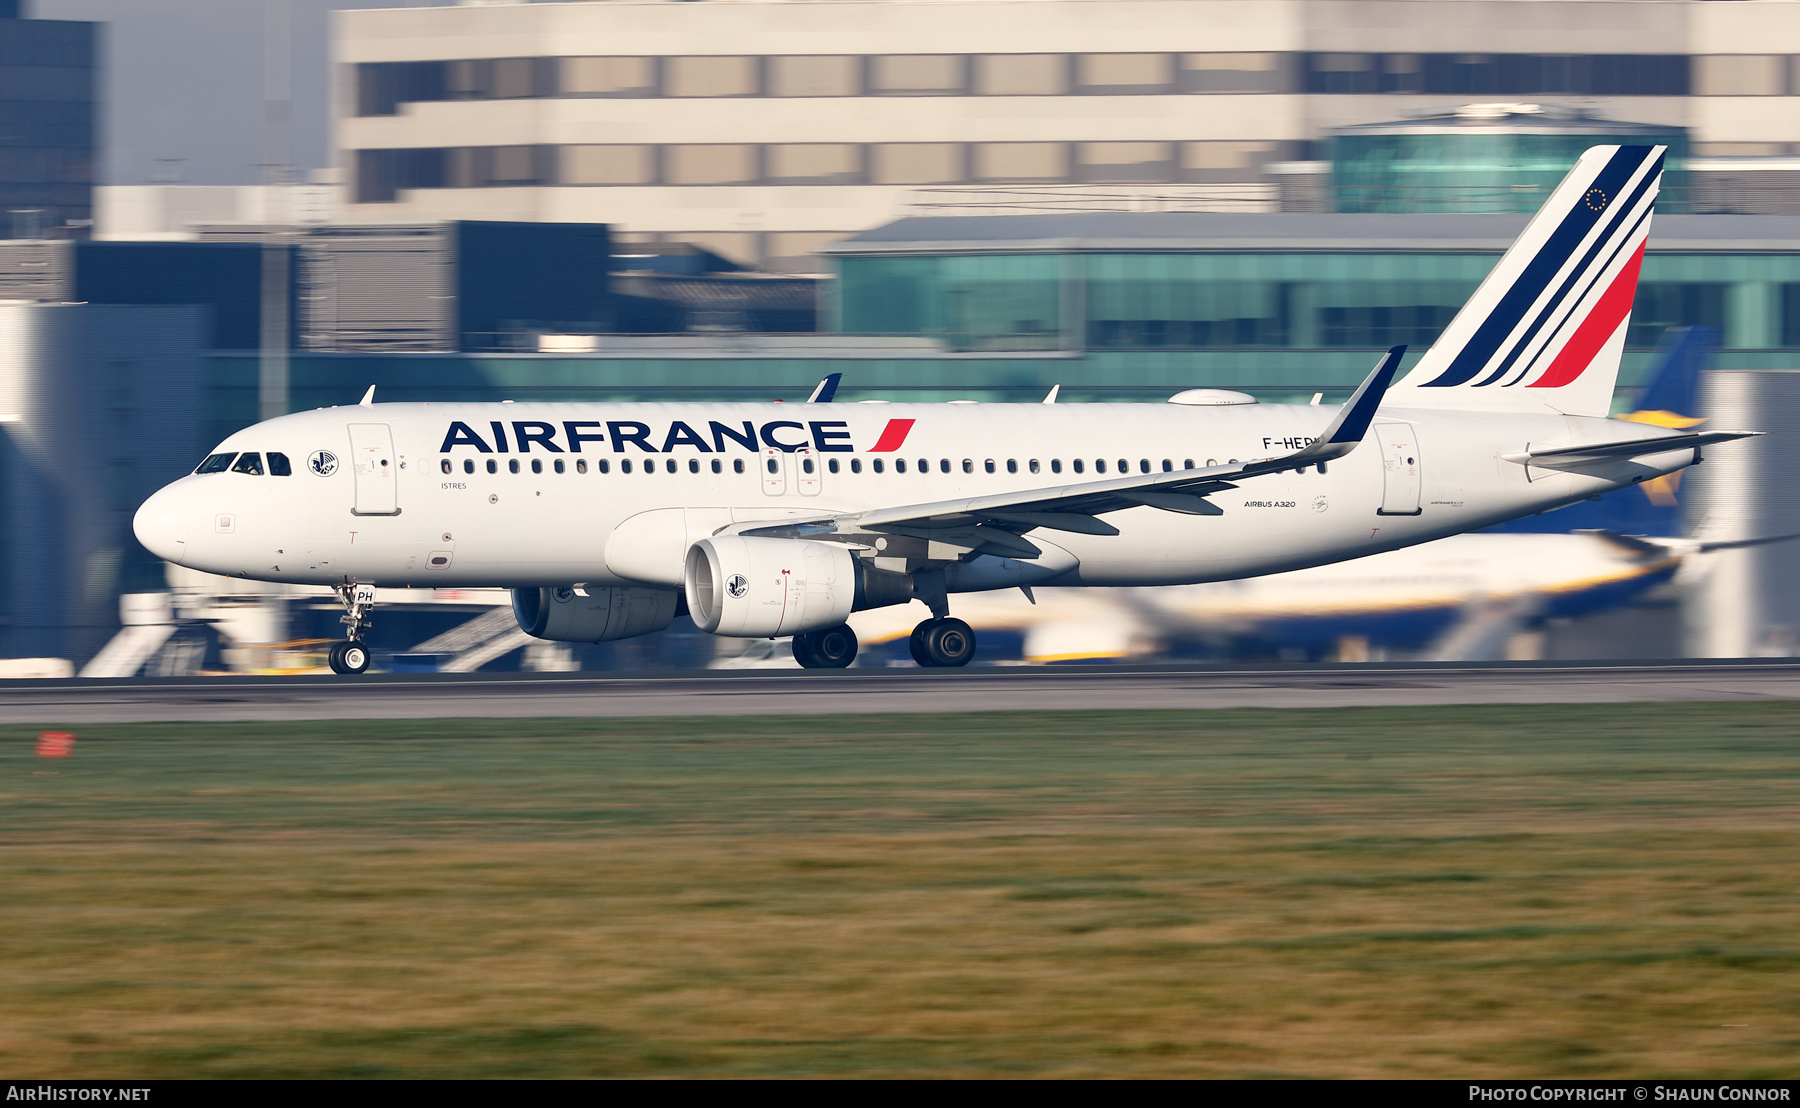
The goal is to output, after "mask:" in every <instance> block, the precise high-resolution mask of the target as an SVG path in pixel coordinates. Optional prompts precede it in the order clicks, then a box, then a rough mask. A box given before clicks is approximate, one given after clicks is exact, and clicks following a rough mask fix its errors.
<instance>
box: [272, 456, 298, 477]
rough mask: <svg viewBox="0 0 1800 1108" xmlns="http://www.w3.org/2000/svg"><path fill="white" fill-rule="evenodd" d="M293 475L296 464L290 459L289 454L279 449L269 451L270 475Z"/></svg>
mask: <svg viewBox="0 0 1800 1108" xmlns="http://www.w3.org/2000/svg"><path fill="white" fill-rule="evenodd" d="M293 475H294V466H293V464H292V463H291V462H289V461H288V456H287V455H286V454H283V453H281V452H279V451H275V450H271V451H269V476H271V477H292V476H293Z"/></svg>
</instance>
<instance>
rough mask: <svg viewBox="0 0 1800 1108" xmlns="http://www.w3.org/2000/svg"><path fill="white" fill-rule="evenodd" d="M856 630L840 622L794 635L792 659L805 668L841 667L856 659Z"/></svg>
mask: <svg viewBox="0 0 1800 1108" xmlns="http://www.w3.org/2000/svg"><path fill="white" fill-rule="evenodd" d="M856 645H857V644H856V632H855V631H852V630H850V628H849V627H847V626H845V625H844V624H842V623H840V624H838V625H837V626H836V627H824V628H821V629H819V630H817V631H806V632H803V633H801V634H798V635H795V636H794V660H795V661H797V662H799V663H800V664H801V665H802V666H804V667H806V668H807V669H843V668H844V667H845V666H847V665H849V664H850V663H851V662H854V661H856Z"/></svg>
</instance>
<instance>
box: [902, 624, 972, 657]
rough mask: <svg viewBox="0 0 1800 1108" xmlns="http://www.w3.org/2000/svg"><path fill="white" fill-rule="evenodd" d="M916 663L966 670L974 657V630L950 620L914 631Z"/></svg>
mask: <svg viewBox="0 0 1800 1108" xmlns="http://www.w3.org/2000/svg"><path fill="white" fill-rule="evenodd" d="M907 645H909V646H911V647H912V656H913V661H915V662H917V663H919V664H920V665H922V666H928V667H949V666H966V665H968V664H969V662H970V660H971V659H973V658H974V657H975V630H974V628H972V627H970V626H969V625H968V624H966V623H964V622H963V621H962V620H960V619H953V618H951V617H949V616H944V617H940V618H937V619H928V620H926V621H925V622H924V623H921V624H919V625H918V626H917V627H915V628H913V633H912V641H911V642H910V643H908V644H907Z"/></svg>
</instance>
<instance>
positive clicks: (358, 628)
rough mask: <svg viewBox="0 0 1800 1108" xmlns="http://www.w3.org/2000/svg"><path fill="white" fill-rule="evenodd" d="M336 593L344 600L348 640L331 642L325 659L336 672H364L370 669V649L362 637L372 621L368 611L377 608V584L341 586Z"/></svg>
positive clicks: (332, 670) (347, 673) (349, 673)
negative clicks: (364, 643)
mask: <svg viewBox="0 0 1800 1108" xmlns="http://www.w3.org/2000/svg"><path fill="white" fill-rule="evenodd" d="M337 594H338V599H339V600H342V601H343V602H344V618H343V620H342V622H343V624H344V627H345V628H346V634H347V635H348V639H347V641H345V642H334V643H332V644H331V652H330V653H329V654H327V655H326V658H325V660H326V661H327V662H328V663H330V665H331V672H333V673H341V674H344V675H346V676H350V675H353V674H358V673H363V672H365V671H367V670H368V668H369V648H368V647H367V646H364V645H363V641H362V639H363V635H364V634H365V633H366V632H367V631H368V630H369V626H370V624H371V623H372V622H373V621H371V620H370V619H369V612H370V611H371V610H372V609H373V608H374V607H375V586H374V585H339V586H338V587H337Z"/></svg>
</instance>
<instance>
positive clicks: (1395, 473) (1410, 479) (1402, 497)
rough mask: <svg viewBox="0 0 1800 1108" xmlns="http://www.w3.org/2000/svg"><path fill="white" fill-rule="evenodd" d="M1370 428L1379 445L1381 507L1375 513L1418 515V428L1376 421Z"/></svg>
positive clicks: (1383, 514)
mask: <svg viewBox="0 0 1800 1108" xmlns="http://www.w3.org/2000/svg"><path fill="white" fill-rule="evenodd" d="M1372 429H1373V430H1374V432H1375V441H1376V442H1378V443H1380V444H1381V509H1380V510H1379V511H1377V512H1376V513H1375V514H1376V515H1382V516H1416V515H1418V514H1419V513H1420V511H1421V509H1420V507H1419V486H1420V483H1421V482H1420V480H1419V460H1420V459H1419V437H1418V434H1417V430H1418V429H1417V428H1415V427H1414V426H1413V425H1412V424H1410V423H1377V424H1376V425H1375V426H1374V428H1372Z"/></svg>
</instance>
